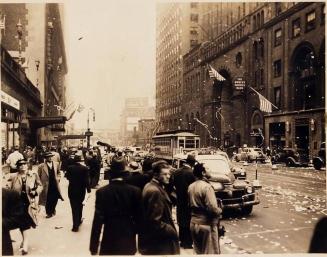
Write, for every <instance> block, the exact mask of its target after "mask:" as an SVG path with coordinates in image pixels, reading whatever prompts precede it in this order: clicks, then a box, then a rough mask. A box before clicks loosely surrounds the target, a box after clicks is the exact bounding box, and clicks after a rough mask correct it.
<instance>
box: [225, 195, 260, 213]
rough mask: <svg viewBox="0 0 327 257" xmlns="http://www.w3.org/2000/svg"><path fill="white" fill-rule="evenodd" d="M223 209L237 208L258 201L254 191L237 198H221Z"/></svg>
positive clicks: (255, 203)
mask: <svg viewBox="0 0 327 257" xmlns="http://www.w3.org/2000/svg"><path fill="white" fill-rule="evenodd" d="M220 201H221V203H222V207H223V209H224V210H225V209H238V208H242V207H246V206H251V205H257V204H259V203H260V200H259V197H258V195H257V194H256V193H253V194H246V195H243V196H242V197H238V198H229V199H221V200H220Z"/></svg>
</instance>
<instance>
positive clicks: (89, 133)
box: [85, 108, 95, 148]
mask: <svg viewBox="0 0 327 257" xmlns="http://www.w3.org/2000/svg"><path fill="white" fill-rule="evenodd" d="M90 111H92V112H93V121H95V110H94V109H93V108H89V109H88V110H87V131H86V132H85V136H86V139H87V148H90V137H91V136H93V132H92V131H91V130H90Z"/></svg>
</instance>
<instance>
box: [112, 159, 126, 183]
mask: <svg viewBox="0 0 327 257" xmlns="http://www.w3.org/2000/svg"><path fill="white" fill-rule="evenodd" d="M125 168H126V161H125V159H124V158H123V157H121V158H119V157H118V158H114V159H113V160H112V161H111V165H110V171H109V176H110V178H117V177H122V176H123V175H124V174H125V173H126V171H125Z"/></svg>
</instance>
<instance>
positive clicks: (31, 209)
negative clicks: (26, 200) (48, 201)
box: [28, 179, 41, 226]
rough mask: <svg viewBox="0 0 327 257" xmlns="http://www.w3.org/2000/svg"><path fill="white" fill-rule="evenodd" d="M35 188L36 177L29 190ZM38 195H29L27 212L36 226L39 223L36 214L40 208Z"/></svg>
mask: <svg viewBox="0 0 327 257" xmlns="http://www.w3.org/2000/svg"><path fill="white" fill-rule="evenodd" d="M36 189H37V184H36V179H35V181H34V187H33V188H32V189H31V190H36ZM37 199H38V196H37V195H35V196H33V197H31V196H30V204H29V206H28V214H29V215H30V217H31V218H32V220H33V222H34V223H35V225H36V226H37V225H38V223H39V220H38V214H39V212H40V210H41V208H40V206H39V204H38V201H37Z"/></svg>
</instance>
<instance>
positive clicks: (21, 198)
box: [2, 147, 320, 255]
mask: <svg viewBox="0 0 327 257" xmlns="http://www.w3.org/2000/svg"><path fill="white" fill-rule="evenodd" d="M40 149H42V156H38V155H39V153H37V154H36V155H34V153H35V151H34V150H33V149H32V148H29V147H26V150H25V151H24V153H20V152H19V148H18V147H15V149H14V151H13V152H12V153H11V154H10V155H9V156H8V158H7V160H6V162H7V163H8V164H9V165H10V173H9V174H8V176H7V177H6V181H7V183H6V188H3V189H2V203H3V205H2V218H3V219H2V254H3V255H13V247H12V243H11V239H10V230H12V229H17V228H18V229H20V231H21V235H22V242H21V245H20V251H21V253H22V255H26V254H28V246H29V242H28V240H29V236H28V232H29V230H30V229H31V228H36V227H37V225H38V216H39V213H40V207H39V206H44V209H45V214H46V218H51V217H53V216H55V215H56V206H57V203H58V200H62V201H63V200H64V197H63V195H62V193H61V190H60V181H61V179H63V177H65V178H66V179H67V180H68V183H69V184H68V198H69V203H70V206H71V215H72V229H71V231H72V232H74V233H76V232H78V231H79V228H80V226H81V225H82V223H83V208H84V205H85V202H86V201H87V199H88V197H89V195H90V193H91V189H92V188H93V189H96V195H95V197H96V199H95V210H94V217H93V222H92V229H91V231H90V245H89V251H90V253H91V254H92V255H97V254H99V255H134V254H136V253H137V252H139V253H140V254H142V255H175V254H179V253H180V248H181V247H182V248H184V249H192V248H193V249H194V252H195V253H196V254H220V245H219V237H220V234H219V233H220V232H219V224H220V216H221V214H222V207H221V206H220V205H219V202H218V201H217V199H216V196H215V192H214V189H213V187H212V186H211V184H210V183H209V182H208V180H207V178H208V177H210V174H209V170H208V169H207V168H206V166H204V165H203V164H201V163H197V162H196V160H195V157H194V156H192V155H188V156H187V159H186V160H185V163H184V164H183V166H182V167H181V168H179V169H177V170H173V169H172V167H171V165H169V164H168V163H167V162H166V161H164V160H156V159H155V158H154V156H152V155H148V156H146V157H145V159H144V160H143V161H142V163H138V162H136V161H135V160H133V156H132V155H131V154H130V153H129V152H123V151H120V150H117V151H115V152H113V151H111V152H110V151H109V153H108V154H107V156H108V157H107V160H106V162H107V164H108V168H106V172H105V177H104V178H105V179H107V180H109V183H108V184H107V185H105V186H102V187H99V181H100V169H101V167H102V166H103V163H102V160H101V153H100V152H99V149H97V148H96V147H94V148H91V149H79V150H78V149H73V150H72V149H67V148H65V147H63V148H62V149H57V148H56V147H51V148H50V149H46V148H43V147H41V148H40ZM31 160H32V161H31ZM39 160H42V162H39ZM32 164H33V165H37V167H36V168H33V165H32ZM174 205H176V207H177V208H176V211H177V213H176V214H177V215H176V216H177V223H178V229H177V228H176V226H175V223H174V218H173V215H172V208H173V206H174ZM319 231H320V230H319ZM312 245H314V244H312Z"/></svg>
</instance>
